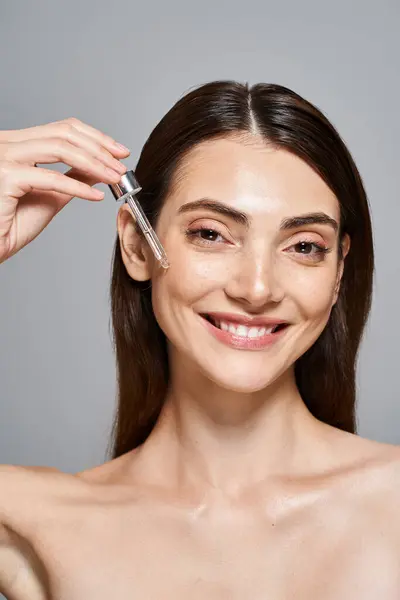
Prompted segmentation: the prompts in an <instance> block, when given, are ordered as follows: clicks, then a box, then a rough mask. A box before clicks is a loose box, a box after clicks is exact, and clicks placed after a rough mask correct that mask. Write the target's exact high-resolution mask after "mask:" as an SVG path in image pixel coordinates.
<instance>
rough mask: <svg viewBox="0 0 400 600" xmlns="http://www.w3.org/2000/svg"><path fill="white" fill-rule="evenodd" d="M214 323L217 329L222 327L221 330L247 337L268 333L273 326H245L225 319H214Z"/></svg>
mask: <svg viewBox="0 0 400 600" xmlns="http://www.w3.org/2000/svg"><path fill="white" fill-rule="evenodd" d="M214 325H215V326H216V327H218V328H219V329H222V331H229V333H232V334H234V335H238V336H240V337H249V338H257V337H262V336H263V335H266V334H270V333H272V330H273V329H274V327H275V326H272V327H268V328H267V327H246V325H234V324H233V323H227V322H226V321H214Z"/></svg>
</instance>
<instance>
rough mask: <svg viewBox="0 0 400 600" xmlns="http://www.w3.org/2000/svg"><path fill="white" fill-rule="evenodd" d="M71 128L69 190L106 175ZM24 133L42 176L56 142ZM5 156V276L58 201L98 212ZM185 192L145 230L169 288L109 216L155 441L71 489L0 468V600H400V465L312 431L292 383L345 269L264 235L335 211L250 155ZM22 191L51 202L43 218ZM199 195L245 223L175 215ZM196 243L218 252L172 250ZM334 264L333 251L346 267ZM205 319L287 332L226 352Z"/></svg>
mask: <svg viewBox="0 0 400 600" xmlns="http://www.w3.org/2000/svg"><path fill="white" fill-rule="evenodd" d="M73 127H75V128H77V130H79V131H80V133H81V134H82V135H83V136H84V137H79V136H78V137H76V134H75V132H73V133H74V135H75V137H73V140H74V143H75V144H77V146H76V147H78V146H79V151H74V150H73V149H72V150H71V148H70V147H69V146H68V152H66V151H65V145H64V144H62V145H60V144H56V147H57V148H62V149H64V150H62V151H61V154H62V156H61V159H62V160H63V162H66V163H67V164H70V165H71V166H72V167H73V169H74V168H75V169H77V170H78V172H77V171H76V170H75V171H73V175H76V178H77V182H75V184H76V185H78V181H88V182H91V183H93V181H96V180H97V181H99V179H96V177H99V175H100V171H101V169H100V171H99V165H98V164H97V163H95V162H94V161H93V156H92V155H93V154H94V153H96V155H97V156H102V158H103V160H104V161H106V162H108V163H110V160H111V159H110V156H109V155H108V154H107V152H109V153H110V154H112V155H113V152H112V151H111V146H110V141H109V140H105V139H104V138H103V137H102V136H101V135H100V133H98V132H95V131H93V130H88V129H87V128H85V125H84V124H81V123H79V122H78V123H76V122H74V125H73ZM53 130H54V127H53V129H52V133H54V135H55V133H56V132H54V131H53ZM46 131H47V130H46ZM57 131H59V130H57ZM62 131H64V133H63V134H62V135H65V131H66V130H65V128H64V129H63V130H62ZM39 133H40V134H41V136H42V137H44V138H45V139H46V140H47V141H46V144H47V154H46V153H45V154H46V156H49V152H48V151H49V147H50V146H52V147H53V152H52V153H51V152H50V154H51V155H52V156H53V158H54V141H49V140H54V137H52V136H50V137H49V136H48V135H47V134H46V135H44V133H43V130H40V132H39ZM45 133H46V132H45ZM42 134H43V135H42ZM20 135H22V137H23V134H20ZM25 135H26V134H25ZM85 136H86V137H85ZM39 137H40V136H39ZM88 137H89V138H90V144H89V141H88V139H87V138H88ZM93 143H95V146H93ZM14 144H15V142H12V143H11V145H10V146H8V147H7V157H8V160H7V161H3V167H2V165H0V167H1V168H0V172H1V169H3V172H5V173H6V175H5V177H3V182H1V181H0V183H2V186H3V187H2V188H1V186H0V262H2V261H3V260H6V259H8V258H9V257H10V256H12V255H13V254H15V252H17V251H18V250H19V249H20V248H21V247H23V246H24V245H26V244H27V243H29V241H30V240H32V239H34V237H35V236H36V235H38V234H39V233H40V230H41V228H42V229H43V227H45V226H46V224H47V223H48V222H49V221H50V220H51V218H52V216H54V214H56V212H57V211H58V210H60V209H61V208H62V206H63V205H65V203H67V202H68V201H69V199H71V197H72V194H73V193H79V194H81V196H80V197H83V198H87V199H92V200H94V199H95V197H94V196H93V195H90V193H91V192H90V193H89V191H88V189H91V188H90V187H89V186H88V187H82V185H83V186H84V185H85V184H82V183H81V184H80V187H79V190H78V191H75V190H74V189H72V188H71V185H75V184H74V182H73V181H72V183H71V178H70V179H69V180H68V183H66V182H65V180H66V179H68V178H66V177H65V176H57V178H56V180H55V179H54V177H53V179H52V181H51V182H50V180H49V179H48V178H46V177H45V175H46V173H45V172H42V171H39V173H38V170H36V169H34V168H30V169H29V168H28V169H26V168H25V167H26V164H27V165H28V166H31V167H32V165H33V164H34V163H35V162H45V160H40V159H41V158H42V159H44V158H45V156H44V155H43V154H42V156H40V153H39V146H37V148H36V150H35V152H36V154H35V152H34V154H35V157H36V158H35V160H34V158H33V155H32V154H30V151H31V148H30V147H29V145H28V146H27V145H26V144H24V143H21V144H20V145H18V144H17V146H15V145H14ZM98 144H100V146H101V148H99V146H98ZM30 146H32V144H30ZM40 149H41V151H43V148H42V147H41V148H40ZM100 150H101V152H100ZM105 150H107V151H106V152H105ZM10 152H11V154H10ZM85 152H87V154H85ZM16 155H18V157H19V160H16ZM22 156H24V157H25V158H22ZM27 156H28V158H26V157H27ZM10 157H11V158H12V161H11V162H12V164H10ZM57 157H58V159H59V160H60V152H59V153H58V155H57V153H56V156H55V158H56V159H57ZM0 159H1V137H0ZM24 161H25V167H24V169H22V168H21V165H22V164H23V163H24ZM85 161H86V168H85V169H84V171H88V172H87V173H84V174H82V173H81V171H79V169H82V168H83V167H82V163H85ZM0 162H1V161H0ZM48 162H56V160H52V161H51V160H49V159H48ZM43 171H44V170H43ZM182 174H184V177H180V179H179V182H180V183H179V185H176V186H175V188H174V190H173V192H172V193H171V196H170V197H169V198H168V199H167V201H166V203H165V206H164V207H163V209H162V211H161V215H160V219H159V223H158V233H159V236H160V238H161V241H162V243H163V245H164V247H165V249H166V251H167V255H168V258H169V260H170V262H171V268H170V269H169V270H168V271H167V272H166V273H165V272H161V271H160V269H159V267H158V265H157V264H156V263H155V261H154V258H153V256H152V254H151V253H150V252H149V249H148V247H147V246H146V245H145V244H144V243H143V239H142V238H140V237H138V236H137V233H136V230H135V227H134V226H133V220H132V216H131V214H130V211H129V208H128V207H127V206H126V205H125V206H123V207H121V210H120V212H119V217H118V232H119V236H120V242H121V253H122V257H123V260H124V264H125V266H126V269H127V271H128V273H129V274H130V275H131V277H132V278H134V279H137V280H147V279H149V278H151V280H152V290H153V293H154V298H153V308H154V312H155V315H156V318H157V320H158V322H159V324H160V327H162V329H163V330H164V332H165V334H166V336H167V339H168V343H169V352H170V358H171V386H170V390H169V393H168V395H167V397H166V399H165V404H164V406H163V410H162V413H161V415H160V418H159V420H158V422H157V425H156V427H155V428H154V430H153V431H152V433H151V434H150V436H149V438H148V439H147V440H146V442H145V443H144V444H143V445H142V446H141V447H140V448H138V449H136V450H134V451H132V452H129V453H127V454H125V455H124V456H122V457H120V458H118V459H116V460H113V461H110V462H108V463H106V464H104V465H100V466H98V467H96V468H94V469H89V470H86V471H82V472H80V473H77V474H75V475H68V474H65V473H61V472H59V471H57V470H56V469H46V468H24V467H13V466H3V467H0V490H1V493H0V524H1V527H0V590H1V591H3V593H5V595H6V596H7V597H8V598H10V599H11V600H27V599H28V598H29V600H50V599H51V600H78V599H79V600H80V599H81V598H96V599H97V600H103V598H104V600H105V599H106V598H107V599H108V598H110V597H111V598H115V599H116V600H124V599H125V598H126V599H127V600H128V598H129V599H131V598H138V599H142V598H143V599H144V598H146V600H152V599H153V598H154V600H156V599H157V600H159V599H160V598H163V599H165V600H169V599H171V600H172V599H174V600H180V599H182V600H183V599H185V600H197V599H200V598H201V599H203V598H209V599H210V600H222V599H225V598H226V599H228V598H229V599H230V600H239V599H240V600H243V599H244V598H246V599H247V598H251V599H252V600H253V599H254V600H264V599H267V598H274V600H281V599H282V600H283V599H285V600H287V599H290V598H293V599H294V598H296V600H303V599H304V600H306V599H307V600H309V599H310V598H312V599H313V600H339V599H340V600H347V599H350V598H351V600H361V599H362V600H369V599H371V600H372V599H374V600H375V599H376V598H377V597H382V598H385V600H392V599H393V600H395V599H396V600H397V599H398V598H399V596H400V530H399V529H400V525H399V519H398V506H399V503H400V448H398V447H397V446H393V445H389V444H381V443H378V442H374V441H370V440H366V439H363V438H361V437H359V436H356V435H353V434H350V433H345V432H342V431H340V430H338V429H335V428H333V427H330V426H328V425H326V424H324V423H321V422H320V421H318V420H316V419H315V418H314V417H313V416H312V415H311V414H310V413H309V411H308V410H307V409H306V407H305V405H304V403H303V401H302V398H301V396H300V394H299V391H298V389H297V387H296V384H295V378H294V369H293V365H294V362H295V361H296V360H297V358H298V357H299V356H301V355H302V354H303V353H304V352H305V351H306V349H307V348H308V347H309V346H310V345H311V344H312V343H313V342H314V341H315V339H316V338H317V337H318V336H319V334H320V333H321V331H322V330H323V329H324V327H325V325H326V322H327V320H328V318H329V314H330V311H331V309H332V306H333V305H334V304H335V302H336V299H337V293H338V289H339V286H340V281H341V276H342V273H343V263H341V264H338V262H337V259H336V254H335V252H330V253H329V254H327V255H326V257H325V258H324V259H322V258H321V257H317V255H311V257H308V258H307V257H306V256H304V255H301V254H300V253H297V252H295V251H293V250H295V249H296V244H299V243H300V241H301V240H302V239H303V238H304V234H305V233H307V236H308V242H309V243H311V242H315V243H317V242H318V243H325V244H326V245H328V246H330V247H331V248H335V247H336V246H335V245H336V244H337V243H338V240H337V237H336V234H335V232H334V231H333V230H332V229H331V228H330V227H329V226H327V225H310V226H307V228H306V232H305V231H303V230H300V231H295V232H292V231H291V232H289V233H288V232H284V234H282V233H281V232H280V231H279V227H278V226H279V223H280V222H281V220H282V218H287V217H289V216H291V215H294V214H299V213H308V212H310V211H315V210H318V211H324V212H325V213H327V214H328V215H329V216H330V217H331V218H332V219H336V220H337V219H338V218H339V207H338V202H337V200H336V198H335V197H334V196H333V194H332V193H331V191H330V189H329V188H328V187H327V186H326V185H325V183H324V182H322V180H321V179H320V178H319V177H318V176H317V174H316V173H315V172H314V171H313V170H312V169H311V168H310V167H308V166H307V165H305V163H303V162H302V161H301V160H300V159H298V158H297V157H294V156H293V155H290V154H289V153H286V152H282V151H276V150H271V148H268V147H266V146H265V144H263V142H262V141H260V140H259V139H253V138H251V139H248V140H246V142H245V143H243V140H237V139H229V140H228V139H226V140H218V141H215V142H212V143H206V144H203V145H201V146H199V147H198V148H197V149H195V151H194V152H193V153H192V154H191V156H188V157H187V159H186V162H185V163H184V164H183V166H182V173H181V175H182ZM288 175H290V176H288ZM116 177H117V179H118V176H116ZM29 178H33V179H34V181H33V179H32V181H33V183H32V181H31V182H30V183H29ZM17 179H18V181H19V183H18V185H17V184H16V183H15V182H16V180H17ZM72 179H73V177H72ZM4 181H5V182H6V183H4ZM110 181H113V180H112V179H111V180H110ZM107 182H108V181H107ZM55 183H57V186H58V187H57V189H56V191H54V188H52V187H51V186H52V185H54V184H55ZM33 184H34V185H33ZM46 185H48V186H50V187H46ZM63 185H65V186H67V187H66V188H64V189H63ZM31 188H33V190H36V189H39V190H47V191H46V194H47V197H44V196H43V198H45V201H44V202H43V205H42V206H40V198H41V197H42V196H41V195H40V194H41V193H39V192H37V191H33V192H32V191H30V190H31ZM10 190H11V191H10ZM25 194H27V196H28V198H27V199H28V201H26V200H27V199H26V198H25V203H24V202H22V201H21V199H22V200H23V199H24V197H25V196H24V195H25ZM29 194H31V196H29ZM85 194H86V195H85ZM203 197H208V198H214V199H216V200H217V201H218V202H222V203H224V204H225V205H228V206H229V207H230V208H232V209H235V210H238V211H241V212H242V213H246V214H247V215H248V218H249V226H248V227H247V228H244V227H243V226H242V225H240V224H238V222H236V221H234V220H232V219H230V218H229V217H227V216H226V215H222V216H221V213H218V214H215V212H213V211H212V210H210V209H207V210H205V209H204V208H202V209H196V210H195V211H194V212H192V211H183V212H182V211H181V208H182V206H183V205H184V204H186V203H189V202H192V201H193V200H197V199H199V198H203ZM29 198H31V199H32V200H33V201H32V202H29ZM17 207H20V213H19V222H18V226H17V224H16V208H17ZM29 211H31V213H30V215H29ZM39 213H40V214H41V217H42V221H41V220H40V219H39V218H38V217H39ZM34 217H35V218H34ZM24 227H25V229H24ZM35 227H36V230H35V229H34V228H35ZM201 227H203V228H204V229H206V230H207V231H209V230H210V229H212V230H215V231H217V232H218V240H213V241H212V242H210V243H209V242H207V245H205V244H203V241H202V240H201V239H200V237H196V236H195V235H191V236H190V239H189V237H187V236H186V234H185V232H186V229H187V228H191V230H193V231H195V229H196V228H201ZM277 232H279V233H277ZM196 235H197V234H196ZM349 247H350V243H349V240H345V245H344V256H346V254H347V252H348V251H349ZM272 256H273V258H274V261H273V263H272V262H271V263H269V261H270V260H271V257H272ZM211 310H214V311H215V310H217V311H218V310H219V311H227V312H229V311H230V312H231V313H237V314H241V315H245V314H246V315H270V316H271V315H272V314H273V315H274V316H280V317H284V318H285V319H286V320H288V321H289V322H290V326H289V327H288V329H287V331H286V332H285V334H284V335H285V337H283V338H281V339H284V340H285V343H276V344H275V345H274V346H271V348H264V349H262V350H256V351H254V349H253V350H237V349H233V348H232V347H230V346H229V344H225V345H224V343H222V342H221V341H219V340H218V339H215V338H214V337H213V336H212V335H210V333H209V332H208V330H207V329H206V328H205V326H204V324H203V323H202V321H201V317H200V316H199V315H200V313H201V312H207V311H211Z"/></svg>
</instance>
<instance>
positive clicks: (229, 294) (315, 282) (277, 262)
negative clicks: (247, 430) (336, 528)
mask: <svg viewBox="0 0 400 600" xmlns="http://www.w3.org/2000/svg"><path fill="white" fill-rule="evenodd" d="M172 188H173V189H172V190H171V192H170V195H169V196H168V198H167V199H166V202H165V204H164V206H163V208H162V211H161V213H160V217H159V220H158V223H157V233H158V235H159V237H160V240H161V242H162V244H163V246H164V248H165V250H166V253H167V256H168V259H169V262H170V265H171V266H170V268H169V269H168V270H167V271H164V270H163V269H162V268H160V267H159V266H157V264H156V262H155V261H154V259H152V256H151V254H150V252H149V250H148V249H145V254H146V256H147V263H148V265H149V269H150V273H149V274H150V276H151V279H152V300H153V309H154V313H155V316H156V319H157V321H158V323H159V325H160V327H161V329H162V330H163V331H164V333H165V335H166V336H167V339H168V340H169V352H170V360H172V361H174V363H173V365H174V369H179V368H183V369H185V372H186V373H191V374H193V376H196V375H198V374H202V375H203V376H206V378H208V379H210V380H212V381H214V382H215V383H217V384H218V385H219V386H222V387H224V388H227V389H231V390H235V391H242V392H252V391H257V390H260V389H262V388H265V387H266V386H268V385H270V384H271V383H272V382H274V381H275V380H277V378H279V377H280V376H281V375H282V374H283V373H285V372H286V371H287V370H288V369H289V368H291V367H293V365H294V363H295V361H296V360H297V359H298V358H299V357H300V356H301V355H302V354H304V352H305V351H306V350H307V349H308V348H309V347H310V346H311V345H312V344H313V343H314V342H315V340H316V339H317V338H318V337H319V335H320V334H321V332H322V330H323V329H324V327H325V325H326V323H327V321H328V319H329V315H330V312H331V309H332V306H333V304H334V303H335V302H336V299H337V293H336V292H335V289H336V287H337V285H338V283H339V282H340V276H341V273H342V265H340V264H339V263H338V258H337V247H338V232H337V231H336V230H335V227H334V226H332V224H333V225H334V223H335V222H336V223H337V225H339V204H338V201H337V199H336V197H335V196H334V194H333V193H332V192H331V190H330V189H329V188H328V187H327V185H326V184H325V183H324V181H323V180H322V179H321V178H320V177H319V176H318V175H317V174H316V173H315V172H314V171H313V169H311V168H310V167H309V166H308V165H307V164H306V163H305V162H303V161H302V160H301V159H299V158H297V157H296V156H294V155H292V154H290V153H288V152H286V151H283V150H274V149H272V148H271V147H268V146H267V145H265V143H263V142H262V141H256V140H254V138H247V139H239V138H225V139H220V140H214V141H207V142H203V143H201V144H199V145H198V146H197V147H196V148H194V149H193V150H192V151H191V152H190V153H189V154H188V155H187V156H186V158H185V160H184V162H183V163H182V164H181V166H180V168H179V172H178V173H176V176H175V179H174V185H173V186H172ZM310 213H318V215H319V216H320V217H321V216H324V215H326V217H328V219H327V222H325V223H324V222H313V221H312V219H311V221H310V222H309V223H308V224H301V223H297V224H296V223H292V224H291V225H290V223H289V222H288V220H289V219H293V218H294V217H302V216H305V215H310ZM285 222H286V227H284V225H285ZM347 242H348V240H347ZM320 248H324V249H328V250H329V251H328V252H326V253H324V252H322V251H321V250H320ZM344 251H345V253H347V249H346V247H345V248H344ZM128 270H129V269H128ZM132 276H133V277H134V276H135V274H134V273H132ZM210 315H211V320H212V323H210V322H209V320H208V319H209V318H210V317H209V316H210ZM241 317H249V318H254V319H255V321H254V323H255V327H253V328H250V329H248V328H246V327H245V326H243V323H242V326H241V327H240V328H239V329H238V325H239V323H240V322H241ZM235 319H237V320H236V321H235ZM265 319H273V320H275V321H276V322H279V321H285V322H286V323H287V324H288V325H287V326H286V327H285V328H284V329H282V330H281V331H280V332H278V333H276V334H274V333H272V334H270V333H268V323H264V324H263V320H265ZM262 327H264V329H261V328H262ZM227 329H228V331H226V330H227Z"/></svg>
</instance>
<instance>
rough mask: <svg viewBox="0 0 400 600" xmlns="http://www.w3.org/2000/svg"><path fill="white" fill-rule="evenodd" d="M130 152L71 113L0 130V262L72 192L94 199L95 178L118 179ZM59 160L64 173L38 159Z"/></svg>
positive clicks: (35, 231)
mask: <svg viewBox="0 0 400 600" xmlns="http://www.w3.org/2000/svg"><path fill="white" fill-rule="evenodd" d="M129 154H130V152H129V150H128V149H126V148H124V146H119V145H118V144H117V142H115V141H114V140H113V139H112V138H111V137H109V136H108V135H105V134H104V133H102V132H101V131H99V130H97V129H95V128H94V127H91V126H90V125H87V124H85V123H82V122H81V121H79V120H78V119H75V118H69V119H65V120H63V121H57V122H54V123H48V124H45V125H39V126H37V127H30V128H28V129H18V130H11V131H0V263H2V262H4V261H5V260H7V258H10V257H11V256H13V255H14V254H16V253H17V252H18V251H19V250H20V249H21V248H23V247H24V246H26V245H27V244H29V242H31V241H32V240H33V239H35V238H36V237H37V236H38V235H39V234H40V233H41V232H42V231H43V229H44V228H45V227H46V226H47V225H48V223H49V222H50V221H51V220H52V219H53V217H54V216H55V215H56V214H57V213H58V212H59V211H60V210H61V209H62V208H64V206H66V205H67V204H68V202H69V201H70V200H71V199H72V198H74V197H75V196H76V197H78V198H82V199H84V200H91V201H98V200H102V199H103V198H104V193H103V192H101V191H100V190H97V189H95V188H92V187H91V186H93V185H94V184H96V183H100V182H103V183H108V184H111V183H118V181H119V180H120V179H121V175H123V174H124V173H125V172H126V171H127V168H126V166H125V165H123V164H122V163H121V162H120V161H119V160H117V158H118V159H121V158H126V157H127V156H129ZM57 162H63V163H65V164H66V165H68V166H70V167H72V168H71V169H70V170H69V171H68V172H67V173H65V174H62V173H59V172H57V171H54V170H52V169H46V168H40V167H36V164H38V163H39V164H46V163H50V164H51V163H57Z"/></svg>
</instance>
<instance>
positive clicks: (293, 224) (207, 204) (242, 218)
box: [178, 198, 339, 233]
mask: <svg viewBox="0 0 400 600" xmlns="http://www.w3.org/2000/svg"><path fill="white" fill-rule="evenodd" d="M200 208H203V209H206V210H210V211H212V212H215V213H217V214H220V215H224V216H225V217H229V218H230V219H232V220H233V221H235V223H238V224H239V225H244V227H246V229H248V228H249V226H250V222H251V219H250V218H249V217H248V216H247V215H246V213H243V212H241V211H240V210H237V209H235V208H232V207H230V206H228V205H227V204H224V203H223V202H218V201H217V200H212V199H211V198H201V199H200V200H195V201H193V202H187V203H186V204H182V206H180V207H179V209H178V214H184V213H188V212H192V211H195V210H198V209H200ZM313 224H317V225H329V226H330V227H332V229H333V230H334V231H335V233H336V232H337V231H338V229H339V224H338V222H337V221H336V220H335V219H333V218H332V217H330V216H329V215H327V214H326V213H324V212H312V213H305V214H302V215H297V216H294V217H286V218H285V219H282V221H281V223H280V225H279V229H280V230H281V231H288V230H290V229H296V228H298V227H303V226H304V225H313Z"/></svg>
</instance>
